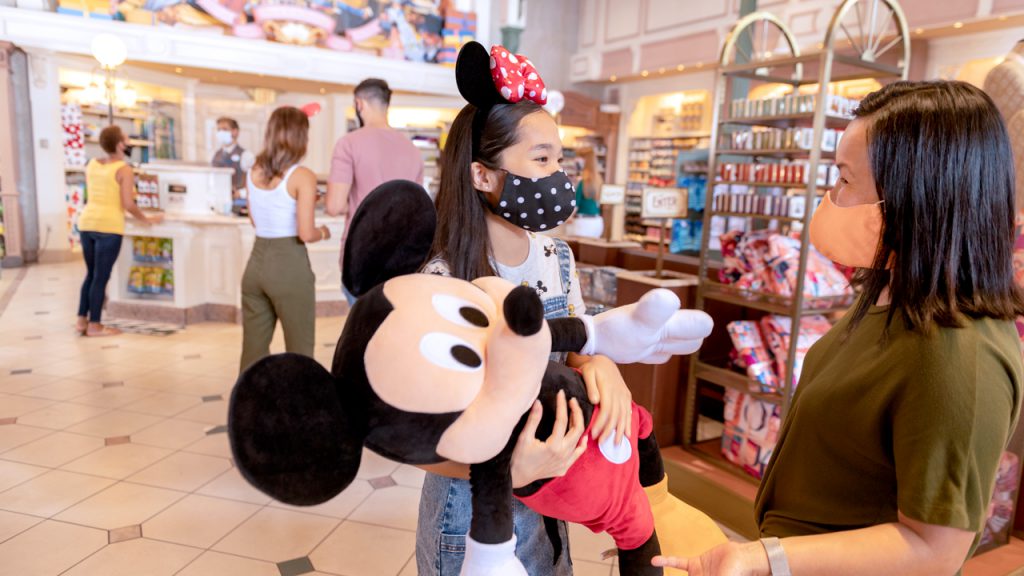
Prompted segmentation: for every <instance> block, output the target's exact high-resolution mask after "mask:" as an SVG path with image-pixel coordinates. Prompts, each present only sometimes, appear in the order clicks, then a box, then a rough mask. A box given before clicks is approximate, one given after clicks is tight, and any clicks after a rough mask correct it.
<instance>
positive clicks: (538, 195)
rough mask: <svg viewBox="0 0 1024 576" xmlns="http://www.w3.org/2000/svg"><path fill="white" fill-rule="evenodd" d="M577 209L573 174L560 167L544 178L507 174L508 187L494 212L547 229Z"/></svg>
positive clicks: (514, 221) (523, 224)
mask: <svg viewBox="0 0 1024 576" xmlns="http://www.w3.org/2000/svg"><path fill="white" fill-rule="evenodd" d="M574 210H576V191H575V190H573V187H572V182H570V181H569V176H567V175H566V173H565V172H563V171H562V170H558V171H557V172H555V173H554V174H552V175H550V176H545V177H544V178H526V177H524V176H518V175H516V174H513V173H511V172H508V171H506V173H505V187H504V188H503V189H502V191H501V198H499V199H498V205H497V206H491V211H492V212H494V213H495V214H497V215H498V216H501V217H502V218H504V219H505V220H508V221H509V222H511V223H512V224H515V225H516V226H518V227H520V228H522V229H524V230H530V231H532V232H544V231H546V230H551V229H552V228H557V227H558V226H561V225H562V224H564V223H565V221H566V220H568V219H569V216H572V213H573V211H574Z"/></svg>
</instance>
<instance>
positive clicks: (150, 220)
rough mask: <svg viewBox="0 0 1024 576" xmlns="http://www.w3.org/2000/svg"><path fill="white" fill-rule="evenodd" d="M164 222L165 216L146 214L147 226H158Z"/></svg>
mask: <svg viewBox="0 0 1024 576" xmlns="http://www.w3.org/2000/svg"><path fill="white" fill-rule="evenodd" d="M163 221H164V215H163V214H146V224H149V225H156V224H159V223H161V222H163Z"/></svg>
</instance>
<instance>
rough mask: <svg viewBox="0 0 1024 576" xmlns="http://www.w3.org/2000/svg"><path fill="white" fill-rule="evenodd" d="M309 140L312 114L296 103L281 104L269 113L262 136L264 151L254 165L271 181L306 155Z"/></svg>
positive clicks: (281, 175)
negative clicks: (289, 104)
mask: <svg viewBox="0 0 1024 576" xmlns="http://www.w3.org/2000/svg"><path fill="white" fill-rule="evenodd" d="M308 144H309V117H308V116H306V113H305V112H303V111H302V110H299V109H298V108H295V107H293V106H282V107H280V108H278V109H277V110H274V113H273V114H271V115H270V120H269V121H268V122H267V131H266V133H265V134H264V136H263V151H262V152H260V154H259V156H257V157H256V162H255V165H256V166H259V168H260V170H261V171H262V172H263V177H264V178H265V179H266V180H267V182H270V181H271V180H273V179H274V178H278V177H283V176H284V173H285V171H287V170H288V169H289V168H291V167H292V166H294V165H295V164H298V163H299V161H300V160H302V157H303V156H305V155H306V146H307V145H308Z"/></svg>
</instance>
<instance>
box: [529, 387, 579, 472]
mask: <svg viewBox="0 0 1024 576" xmlns="http://www.w3.org/2000/svg"><path fill="white" fill-rule="evenodd" d="M568 406H569V410H571V412H572V425H571V426H570V425H569V416H568V414H567V412H568V410H566V402H565V391H560V392H559V393H558V399H557V401H556V405H555V426H554V428H552V430H551V436H548V439H547V440H545V441H543V442H541V441H540V440H538V439H537V425H538V424H540V419H541V416H542V414H543V410H544V409H543V407H542V406H541V404H540V401H539V400H534V401H533V407H532V408H530V416H529V417H528V418H527V419H526V425H525V426H523V431H522V432H521V433H520V434H519V440H517V441H516V447H515V448H514V449H513V450H512V487H513V488H522V487H523V486H526V485H527V484H529V483H531V482H534V481H536V480H541V479H543V478H555V477H558V476H564V475H565V473H566V472H567V471H568V470H569V468H570V467H571V466H572V465H573V464H574V463H575V462H576V460H577V459H579V457H580V456H581V455H582V454H583V452H584V451H585V450H586V449H587V438H586V437H584V436H583V432H584V431H585V429H586V428H585V427H584V425H583V411H582V410H581V409H580V404H579V402H577V401H576V399H575V398H573V399H572V400H570V401H569V403H568ZM567 426H568V428H567ZM581 437H583V440H582V441H581V440H580V438H581Z"/></svg>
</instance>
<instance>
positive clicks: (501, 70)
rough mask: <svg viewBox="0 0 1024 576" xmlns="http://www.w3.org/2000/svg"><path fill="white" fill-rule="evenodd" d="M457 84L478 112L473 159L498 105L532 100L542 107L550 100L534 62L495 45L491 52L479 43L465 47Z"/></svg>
mask: <svg viewBox="0 0 1024 576" xmlns="http://www.w3.org/2000/svg"><path fill="white" fill-rule="evenodd" d="M455 81H456V83H457V84H458V86H459V93H460V94H462V97H463V98H465V99H466V101H467V102H469V103H470V104H472V105H473V106H475V107H476V109H477V111H476V115H475V116H474V117H473V154H474V156H475V155H476V152H477V150H478V146H479V142H480V134H481V133H482V132H483V128H484V122H485V121H486V120H487V115H488V114H489V113H490V111H491V108H492V107H494V105H495V104H505V103H507V104H515V103H516V102H519V101H520V100H531V101H533V102H536V103H537V104H539V105H541V106H543V105H544V104H546V103H547V101H548V89H547V88H545V87H544V81H543V80H541V77H540V74H538V73H537V70H536V68H534V67H533V63H532V62H530V60H529V59H528V58H526V56H523V55H522V54H513V53H511V52H509V51H508V49H506V48H505V47H504V46H501V45H496V46H492V47H491V51H490V53H488V52H487V50H486V49H485V48H484V47H483V45H481V44H480V43H479V42H469V43H467V44H466V45H465V46H463V47H462V50H460V51H459V58H458V60H457V61H456V62H455Z"/></svg>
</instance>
